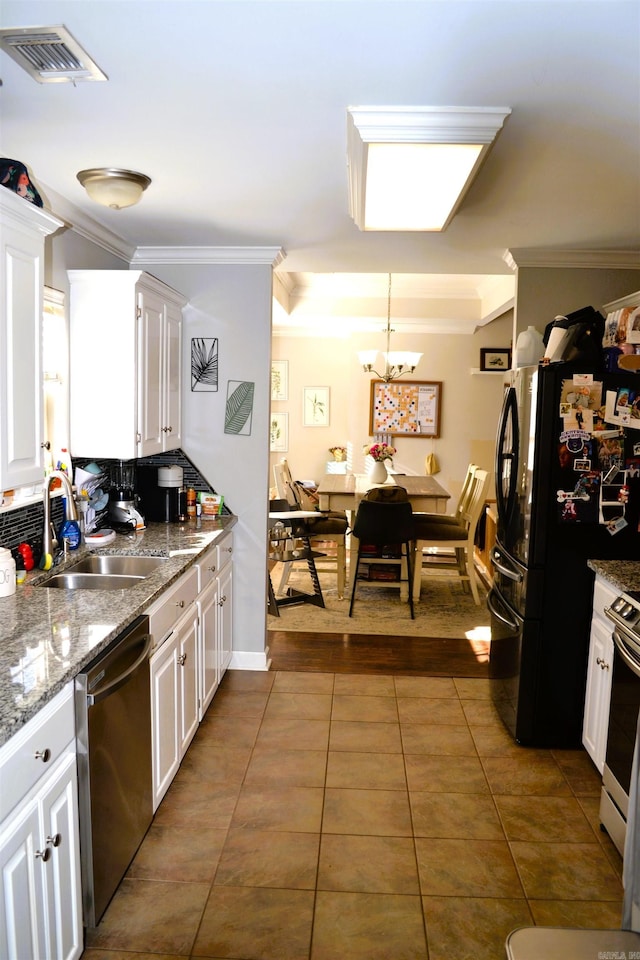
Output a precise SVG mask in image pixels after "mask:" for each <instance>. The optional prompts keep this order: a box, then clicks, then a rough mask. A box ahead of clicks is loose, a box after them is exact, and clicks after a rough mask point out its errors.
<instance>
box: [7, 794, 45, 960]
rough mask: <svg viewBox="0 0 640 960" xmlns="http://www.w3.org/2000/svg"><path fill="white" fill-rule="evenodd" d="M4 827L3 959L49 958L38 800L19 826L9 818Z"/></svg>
mask: <svg viewBox="0 0 640 960" xmlns="http://www.w3.org/2000/svg"><path fill="white" fill-rule="evenodd" d="M5 826H6V829H4V830H3V831H2V834H1V835H0V870H1V871H2V873H1V880H0V883H1V887H0V895H1V896H2V918H1V923H0V956H1V957H6V958H7V960H39V958H41V957H46V956H47V941H46V916H45V914H46V907H45V878H44V870H45V867H46V866H47V864H46V863H45V862H43V859H42V855H43V851H42V847H41V846H40V835H41V829H40V818H39V815H38V803H37V800H35V799H34V800H33V801H32V803H30V804H29V805H28V807H26V808H25V809H24V810H23V811H22V812H21V816H20V818H19V820H18V821H17V822H16V819H15V818H9V819H8V820H7V821H5ZM47 856H48V854H47Z"/></svg>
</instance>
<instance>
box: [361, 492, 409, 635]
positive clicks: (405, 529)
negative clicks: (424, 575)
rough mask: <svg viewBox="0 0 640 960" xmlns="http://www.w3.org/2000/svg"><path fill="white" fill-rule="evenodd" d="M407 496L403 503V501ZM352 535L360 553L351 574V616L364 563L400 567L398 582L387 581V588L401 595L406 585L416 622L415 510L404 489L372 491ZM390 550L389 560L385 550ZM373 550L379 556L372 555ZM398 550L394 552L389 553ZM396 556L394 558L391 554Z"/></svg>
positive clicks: (385, 582) (365, 499) (364, 500)
mask: <svg viewBox="0 0 640 960" xmlns="http://www.w3.org/2000/svg"><path fill="white" fill-rule="evenodd" d="M402 494H404V499H403V498H402ZM353 535H354V537H357V540H358V553H357V558H356V566H355V570H353V571H351V576H352V582H351V602H350V604H349V616H352V615H353V604H354V601H355V597H356V588H357V586H358V573H359V570H360V562H361V560H362V559H365V558H366V560H368V561H369V562H371V563H376V564H378V563H379V564H395V565H398V564H399V565H400V576H399V579H398V580H392V581H389V580H385V581H383V582H384V585H385V586H396V585H397V586H399V587H400V591H401V593H402V587H403V584H406V585H407V599H408V602H409V610H410V612H411V619H412V620H413V619H414V610H413V592H412V589H411V584H412V569H413V540H414V539H415V529H414V524H413V509H412V507H411V504H410V503H409V500H408V498H407V491H406V490H405V489H404V487H391V488H388V489H386V490H385V489H383V488H377V489H374V490H369V491H368V493H367V494H365V496H364V497H363V499H362V500H361V501H360V504H359V506H358V511H357V513H356V519H355V522H354V525H353ZM385 547H386V548H387V551H386V552H387V556H385V549H384V548H385ZM371 548H374V550H375V553H376V554H380V556H379V557H378V556H373V555H372V554H371V552H370V550H371ZM389 548H395V549H389ZM398 548H399V552H398V554H397V555H395V556H393V557H391V556H389V555H388V554H389V553H395V552H396V550H397V549H398Z"/></svg>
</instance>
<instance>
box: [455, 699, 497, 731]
mask: <svg viewBox="0 0 640 960" xmlns="http://www.w3.org/2000/svg"><path fill="white" fill-rule="evenodd" d="M460 703H461V705H462V709H463V710H464V715H465V717H466V720H467V723H469V724H471V723H477V724H482V725H484V726H495V727H498V728H500V729H502V728H503V726H504V724H503V723H502V720H501V719H500V715H499V714H498V711H497V710H496V708H495V707H494V705H493V703H492V702H491V700H479V699H469V700H463V699H462V698H461V699H460Z"/></svg>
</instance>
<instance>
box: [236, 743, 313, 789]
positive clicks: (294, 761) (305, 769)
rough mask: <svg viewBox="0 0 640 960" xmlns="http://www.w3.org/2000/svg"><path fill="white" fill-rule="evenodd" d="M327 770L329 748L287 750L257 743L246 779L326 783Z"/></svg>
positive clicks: (301, 784)
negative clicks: (327, 749)
mask: <svg viewBox="0 0 640 960" xmlns="http://www.w3.org/2000/svg"><path fill="white" fill-rule="evenodd" d="M326 770H327V753H326V750H286V749H283V748H280V749H273V748H271V747H267V746H261V747H256V748H255V750H254V751H253V754H252V755H251V760H250V761H249V766H248V767H247V773H246V776H245V778H244V782H245V783H248V784H257V783H265V784H279V785H280V786H298V787H323V786H324V782H325V775H326Z"/></svg>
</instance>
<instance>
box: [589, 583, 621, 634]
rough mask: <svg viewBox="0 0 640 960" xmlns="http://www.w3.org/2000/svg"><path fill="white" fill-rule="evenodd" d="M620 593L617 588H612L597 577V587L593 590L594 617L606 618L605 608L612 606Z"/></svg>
mask: <svg viewBox="0 0 640 960" xmlns="http://www.w3.org/2000/svg"><path fill="white" fill-rule="evenodd" d="M619 593H620V591H619V590H616V588H615V587H612V586H611V585H610V584H609V583H606V582H605V581H604V580H601V579H600V578H599V577H596V582H595V586H594V588H593V613H594V615H595V616H598V617H602V618H604V608H605V607H609V606H611V604H612V603H613V601H614V600H615V598H616V597H617V596H618V594H619ZM606 622H607V623H608V622H609V621H608V620H607V621H606ZM612 629H613V627H612Z"/></svg>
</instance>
